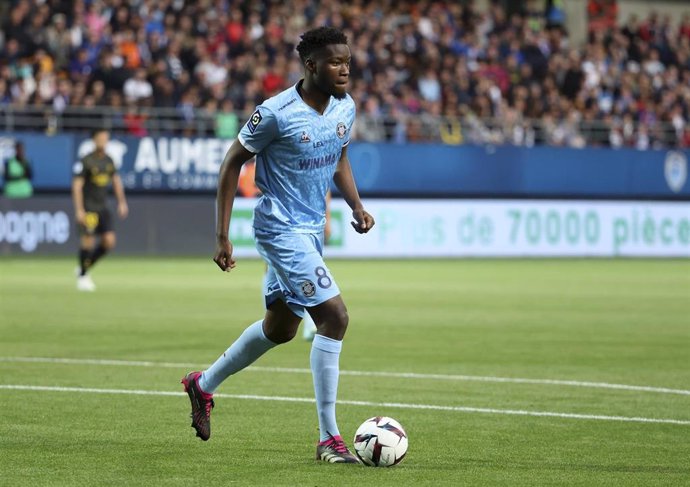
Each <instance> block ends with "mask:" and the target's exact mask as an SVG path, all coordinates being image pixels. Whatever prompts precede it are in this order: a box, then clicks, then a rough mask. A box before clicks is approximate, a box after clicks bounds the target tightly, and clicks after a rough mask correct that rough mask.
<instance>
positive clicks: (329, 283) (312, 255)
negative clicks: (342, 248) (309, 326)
mask: <svg viewBox="0 0 690 487" xmlns="http://www.w3.org/2000/svg"><path fill="white" fill-rule="evenodd" d="M255 239H256V248H257V250H258V251H259V254H261V257H263V259H264V260H265V261H266V263H267V264H268V270H267V271H266V276H265V278H264V297H265V299H266V308H268V307H269V306H270V305H271V304H273V303H274V302H275V300H276V299H282V300H283V301H285V303H287V305H288V307H289V308H290V310H291V311H292V312H293V313H295V314H296V315H297V316H299V317H300V318H304V315H305V308H310V307H312V306H317V305H319V304H321V303H323V302H326V301H328V300H329V299H331V298H333V297H335V296H337V295H339V294H340V289H338V285H337V284H336V283H335V280H334V279H333V276H332V275H331V271H329V270H328V267H326V264H325V263H324V261H323V255H322V254H323V241H322V237H321V235H317V234H311V233H287V234H264V233H259V232H256V233H255Z"/></svg>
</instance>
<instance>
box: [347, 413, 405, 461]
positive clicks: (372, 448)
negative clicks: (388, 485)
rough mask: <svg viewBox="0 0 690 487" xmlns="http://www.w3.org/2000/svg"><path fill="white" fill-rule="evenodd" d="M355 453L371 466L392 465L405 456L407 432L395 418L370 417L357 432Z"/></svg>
mask: <svg viewBox="0 0 690 487" xmlns="http://www.w3.org/2000/svg"><path fill="white" fill-rule="evenodd" d="M354 445H355V453H356V454H357V456H358V457H359V459H360V460H361V461H362V463H364V464H365V465H369V466H370V467H392V466H393V465H397V464H398V463H400V462H401V461H402V459H403V458H405V454H406V453H407V433H405V430H404V429H403V427H402V425H401V424H400V423H398V422H397V421H396V420H394V419H393V418H388V417H386V416H376V417H375V418H369V419H367V420H366V421H365V422H364V423H362V424H361V425H360V427H359V428H357V432H356V433H355V441H354Z"/></svg>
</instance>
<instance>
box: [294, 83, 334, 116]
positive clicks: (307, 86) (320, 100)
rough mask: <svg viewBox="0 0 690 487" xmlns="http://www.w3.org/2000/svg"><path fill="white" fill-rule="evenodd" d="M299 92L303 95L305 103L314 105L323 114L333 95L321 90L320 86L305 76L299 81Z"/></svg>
mask: <svg viewBox="0 0 690 487" xmlns="http://www.w3.org/2000/svg"><path fill="white" fill-rule="evenodd" d="M297 93H299V95H300V96H301V97H302V100H304V103H306V104H307V105H309V106H310V107H312V108H313V109H314V110H316V111H317V112H319V113H320V114H322V115H323V112H325V111H326V107H328V103H329V102H330V101H331V95H328V94H326V93H324V92H323V91H321V90H319V89H318V87H317V86H316V85H315V84H314V83H311V82H310V80H309V79H308V78H304V79H303V80H301V81H300V82H299V83H297Z"/></svg>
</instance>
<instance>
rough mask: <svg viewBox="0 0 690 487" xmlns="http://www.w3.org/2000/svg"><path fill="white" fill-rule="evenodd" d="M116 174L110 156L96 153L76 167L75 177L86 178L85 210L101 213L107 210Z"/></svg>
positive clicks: (89, 155) (84, 158)
mask: <svg viewBox="0 0 690 487" xmlns="http://www.w3.org/2000/svg"><path fill="white" fill-rule="evenodd" d="M116 172H117V170H116V169H115V163H114V162H113V160H112V159H111V158H110V156H108V155H107V154H99V153H98V152H96V151H94V152H92V153H91V154H88V155H86V156H84V157H83V158H82V159H81V160H80V161H79V162H77V163H76V164H75V165H74V177H80V178H84V190H83V191H84V210H86V211H100V210H104V209H105V208H106V200H107V198H108V186H110V183H111V182H112V181H113V176H114V175H115V173H116Z"/></svg>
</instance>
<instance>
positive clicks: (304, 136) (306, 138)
mask: <svg viewBox="0 0 690 487" xmlns="http://www.w3.org/2000/svg"><path fill="white" fill-rule="evenodd" d="M299 141H300V143H301V144H306V143H307V142H311V138H309V134H307V133H306V132H302V136H301V137H300V138H299Z"/></svg>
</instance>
